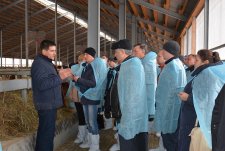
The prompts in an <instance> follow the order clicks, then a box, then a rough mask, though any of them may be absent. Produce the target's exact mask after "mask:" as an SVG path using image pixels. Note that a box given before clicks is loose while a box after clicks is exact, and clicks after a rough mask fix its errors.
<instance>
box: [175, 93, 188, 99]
mask: <svg viewBox="0 0 225 151" xmlns="http://www.w3.org/2000/svg"><path fill="white" fill-rule="evenodd" d="M178 96H179V97H180V99H181V100H182V101H187V99H188V96H189V94H187V93H185V92H180V93H179V94H178Z"/></svg>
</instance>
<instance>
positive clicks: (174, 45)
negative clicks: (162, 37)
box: [163, 40, 180, 56]
mask: <svg viewBox="0 0 225 151" xmlns="http://www.w3.org/2000/svg"><path fill="white" fill-rule="evenodd" d="M163 49H164V50H166V51H167V52H169V53H170V54H172V55H174V56H178V55H179V52H180V45H179V44H178V42H176V41H173V40H171V41H168V42H166V43H165V44H164V45H163Z"/></svg>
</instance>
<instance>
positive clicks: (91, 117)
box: [83, 105, 98, 135]
mask: <svg viewBox="0 0 225 151" xmlns="http://www.w3.org/2000/svg"><path fill="white" fill-rule="evenodd" d="M83 107H84V116H85V121H86V123H87V126H88V131H89V133H92V134H93V135H97V134H98V123H97V113H98V106H97V105H83Z"/></svg>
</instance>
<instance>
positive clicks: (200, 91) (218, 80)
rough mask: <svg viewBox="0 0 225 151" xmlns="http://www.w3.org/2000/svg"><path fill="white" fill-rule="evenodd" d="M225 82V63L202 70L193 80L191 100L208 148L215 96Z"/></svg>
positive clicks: (210, 141)
mask: <svg viewBox="0 0 225 151" xmlns="http://www.w3.org/2000/svg"><path fill="white" fill-rule="evenodd" d="M224 83H225V63H224V62H223V63H221V64H220V65H216V66H211V67H208V68H206V69H205V70H203V71H202V72H201V73H199V74H198V76H197V77H195V78H194V80H193V86H192V87H193V89H192V93H193V101H194V107H195V110H196V114H197V118H198V120H199V124H200V129H201V130H202V132H203V135H204V136H205V138H206V141H207V143H208V145H209V147H210V148H212V140H211V120H212V111H213V108H214V105H215V100H216V97H217V96H218V94H219V92H220V90H221V89H222V87H223V85H224Z"/></svg>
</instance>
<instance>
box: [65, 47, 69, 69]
mask: <svg viewBox="0 0 225 151" xmlns="http://www.w3.org/2000/svg"><path fill="white" fill-rule="evenodd" d="M66 61H67V66H68V65H69V47H67V48H66Z"/></svg>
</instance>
